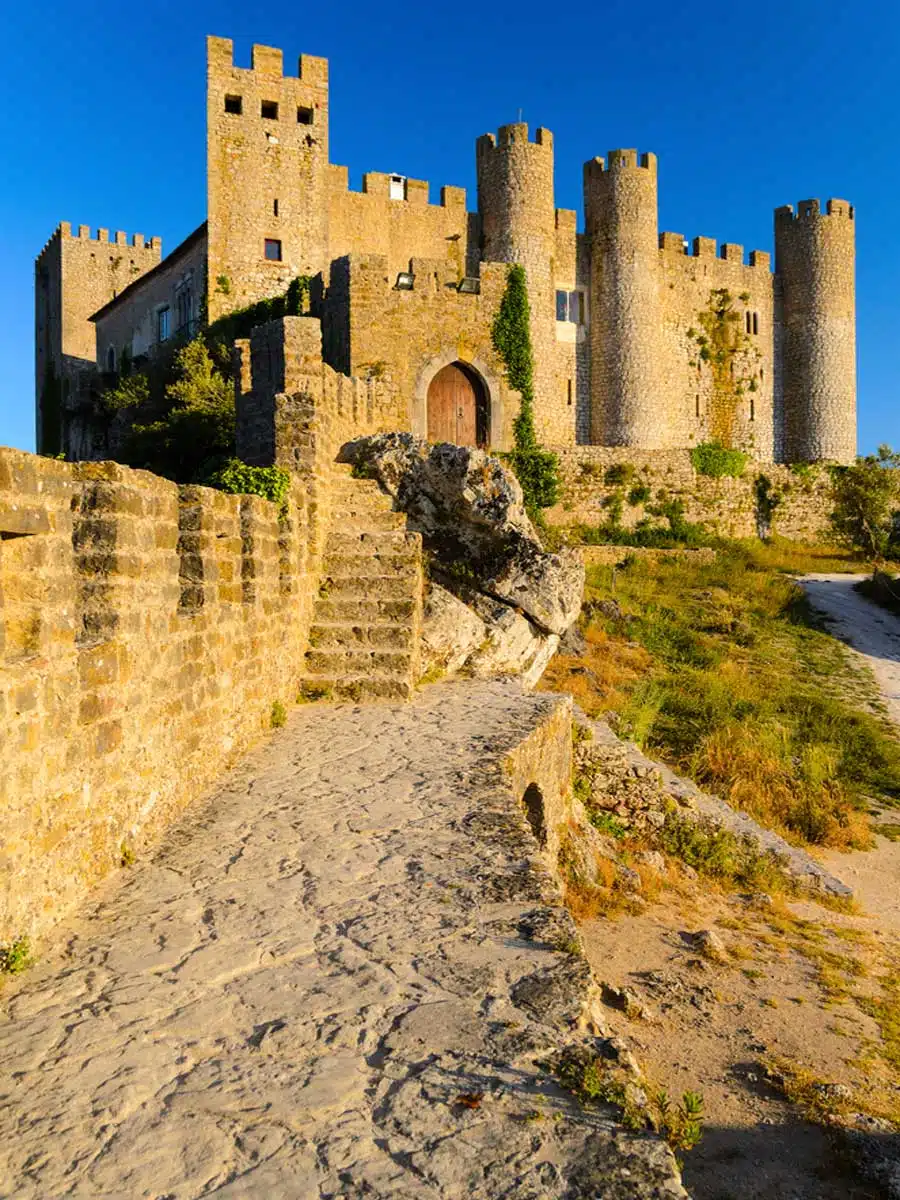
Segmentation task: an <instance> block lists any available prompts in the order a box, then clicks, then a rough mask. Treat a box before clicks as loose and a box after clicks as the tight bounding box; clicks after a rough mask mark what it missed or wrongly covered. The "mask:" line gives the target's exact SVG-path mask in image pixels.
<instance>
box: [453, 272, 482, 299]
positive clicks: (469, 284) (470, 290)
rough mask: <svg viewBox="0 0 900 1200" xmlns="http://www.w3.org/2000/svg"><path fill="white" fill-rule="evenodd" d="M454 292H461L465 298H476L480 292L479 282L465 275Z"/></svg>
mask: <svg viewBox="0 0 900 1200" xmlns="http://www.w3.org/2000/svg"><path fill="white" fill-rule="evenodd" d="M456 290H457V291H458V292H462V293H463V294H464V295H466V296H477V295H478V294H479V292H480V291H481V280H480V279H476V278H475V277H474V276H472V275H466V277H465V278H464V279H461V280H460V281H459V283H458V284H457V285H456Z"/></svg>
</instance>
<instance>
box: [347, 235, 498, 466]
mask: <svg viewBox="0 0 900 1200" xmlns="http://www.w3.org/2000/svg"><path fill="white" fill-rule="evenodd" d="M411 265H412V268H413V280H414V282H413V287H412V288H411V289H410V290H401V289H398V288H396V287H395V286H394V276H393V273H392V270H391V268H390V265H389V262H388V260H387V259H386V258H385V257H384V256H382V255H354V256H350V257H348V258H346V259H344V260H342V261H341V262H339V263H336V264H335V265H334V268H333V270H332V288H331V292H330V295H329V300H328V303H327V305H326V316H325V321H324V329H325V336H324V347H325V358H326V359H327V360H328V361H329V362H332V363H334V364H335V365H336V366H338V367H339V368H340V369H341V370H344V371H346V372H348V373H351V374H354V375H359V376H363V377H365V376H372V377H374V378H376V379H377V378H379V377H381V376H382V375H383V376H384V377H385V378H386V379H388V380H389V381H390V382H391V384H392V386H393V388H394V389H395V391H396V393H397V395H398V397H399V401H398V405H399V407H398V411H397V415H396V420H397V424H396V425H395V428H396V429H400V430H411V431H412V432H413V433H415V434H417V435H418V436H421V437H424V436H426V434H427V430H428V414H427V395H428V385H429V383H430V382H431V380H432V378H433V377H434V375H435V374H436V373H437V371H438V370H439V369H440V368H441V367H443V366H445V365H447V364H448V363H451V362H455V361H460V362H464V363H467V364H468V365H469V366H471V367H472V368H473V369H474V370H475V371H477V373H478V374H479V375H480V376H481V378H482V379H483V380H484V382H485V385H486V388H487V391H488V393H489V395H490V400H491V413H490V441H491V445H492V446H493V447H494V448H497V449H505V448H507V447H508V446H509V445H510V444H511V439H512V421H513V418H514V417H515V415H516V413H517V412H518V406H519V396H518V393H517V392H515V391H513V390H512V389H511V388H510V387H509V386H508V385H507V383H506V378H505V374H504V368H503V363H502V362H501V360H500V358H499V356H498V354H497V352H496V351H495V349H494V346H493V342H492V340H491V326H492V324H493V320H494V317H495V315H496V313H497V310H498V308H499V306H500V301H501V299H502V296H503V293H504V290H505V288H506V276H507V270H508V268H507V267H506V266H505V265H504V264H502V263H488V264H484V265H483V267H482V272H481V290H480V292H479V293H477V294H470V293H465V292H459V291H457V288H456V282H457V280H456V269H455V266H454V264H453V263H452V262H450V261H448V260H446V259H443V260H436V259H415V258H414V259H413V260H412V264H411Z"/></svg>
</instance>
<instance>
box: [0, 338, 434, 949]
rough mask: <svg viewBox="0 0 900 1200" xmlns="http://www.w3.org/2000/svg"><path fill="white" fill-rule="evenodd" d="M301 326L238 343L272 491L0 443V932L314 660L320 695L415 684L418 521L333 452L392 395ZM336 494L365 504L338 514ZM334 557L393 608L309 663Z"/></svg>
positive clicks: (70, 890) (28, 925) (50, 896)
mask: <svg viewBox="0 0 900 1200" xmlns="http://www.w3.org/2000/svg"><path fill="white" fill-rule="evenodd" d="M317 331H318V322H316V321H313V320H311V319H306V320H304V319H303V318H286V319H285V320H284V321H280V322H274V323H273V324H272V325H269V326H264V327H262V328H260V329H259V330H256V331H255V333H254V339H253V342H252V344H251V346H249V347H245V350H246V357H247V359H248V360H249V362H250V365H249V367H248V368H247V369H246V371H245V370H244V369H243V367H242V369H241V375H242V377H246V384H247V390H246V392H244V393H242V395H241V396H240V397H239V406H238V414H239V441H240V445H241V449H242V451H243V453H244V455H245V457H246V458H247V459H248V461H260V460H262V461H264V462H266V463H272V462H277V463H279V464H280V465H283V466H289V467H290V468H291V470H292V473H293V481H292V484H291V489H290V492H289V495H288V498H287V501H286V504H285V505H284V506H283V507H281V508H279V507H278V506H277V505H275V504H272V503H270V502H269V501H267V500H263V499H261V498H259V497H257V496H232V495H226V494H224V493H223V492H220V491H216V490H214V489H212V488H203V487H194V486H184V487H179V486H178V485H177V484H175V483H172V482H170V481H168V480H165V479H160V478H158V477H157V476H154V475H151V474H149V473H148V472H146V471H134V470H130V469H129V468H126V467H122V466H119V465H118V464H116V463H110V462H104V463H78V464H72V463H63V462H58V461H55V460H52V459H47V458H39V457H36V456H34V455H30V454H25V453H22V452H20V451H15V450H0V719H2V721H3V726H4V738H5V740H4V762H3V767H4V769H3V772H2V776H0V847H2V850H0V941H5V940H8V939H10V938H14V937H17V936H20V935H23V934H28V935H35V934H39V933H40V932H41V931H42V930H43V929H45V928H47V927H48V926H49V925H50V924H52V923H53V922H54V921H56V920H57V919H59V917H60V915H62V914H63V913H65V912H66V911H67V910H68V909H70V908H71V907H72V906H73V905H74V904H75V903H76V902H77V901H78V900H79V899H80V898H81V897H82V896H83V895H84V893H85V891H86V890H87V889H88V888H89V887H90V886H91V885H92V884H93V883H94V882H96V881H97V880H98V879H100V878H101V877H102V876H103V875H105V874H106V873H107V872H108V871H110V870H111V869H113V868H114V867H115V866H117V865H118V863H119V862H120V861H121V860H122V858H123V856H124V857H127V856H128V855H129V854H130V853H132V852H134V851H135V850H139V849H140V847H141V846H142V845H144V844H146V843H147V842H149V841H151V840H152V839H153V838H155V837H156V836H157V835H158V833H159V832H160V831H161V830H162V829H163V828H165V826H166V825H167V824H168V823H169V822H170V821H171V820H172V818H173V817H174V816H175V815H176V813H177V812H178V811H180V808H181V807H182V806H183V805H184V804H185V803H187V802H188V801H190V800H191V799H193V798H194V797H196V796H197V795H199V794H201V793H202V792H203V791H204V790H205V789H206V788H208V787H209V785H210V783H211V782H212V781H213V780H214V779H215V778H216V777H217V776H218V775H219V774H220V773H221V772H222V770H223V769H225V768H226V767H227V766H228V765H229V764H230V763H232V762H233V761H235V759H236V758H237V757H238V756H239V755H240V754H241V753H243V752H244V751H245V750H246V749H247V748H248V747H249V746H250V745H252V744H253V743H254V742H255V741H256V740H257V739H259V738H260V737H261V736H262V734H263V732H264V730H266V729H267V728H268V727H269V725H270V722H271V718H272V710H273V704H274V703H275V702H276V701H278V702H281V703H282V704H284V705H288V704H290V703H292V702H293V701H294V700H295V698H296V697H297V694H298V690H299V686H300V682H301V680H302V679H303V678H304V676H305V675H307V674H308V673H309V674H312V675H317V676H321V675H322V674H327V675H328V685H327V686H328V687H329V688H331V689H332V690H333V691H334V692H335V693H336V694H337V693H340V692H345V693H346V691H347V687H346V686H345V685H346V684H347V683H348V681H354V680H355V681H357V682H358V681H359V677H360V676H364V677H365V679H364V680H363V684H362V686H363V689H364V690H366V689H367V690H368V693H369V694H371V693H373V692H375V693H378V683H379V680H380V681H381V683H382V684H384V685H385V686H382V687H381V694H385V693H389V694H391V695H393V696H395V697H401V696H408V695H409V694H410V692H411V690H412V686H413V685H414V683H415V682H416V681H417V677H418V661H417V651H418V629H419V614H420V611H421V602H422V598H421V590H422V562H421V549H420V546H419V539H418V536H417V535H412V534H409V535H408V534H406V533H405V532H404V531H402V530H396V529H392V528H391V524H392V523H393V525H396V524H397V523H398V521H397V518H394V517H392V514H390V512H389V511H385V510H389V508H390V505H389V502H388V501H387V500H386V498H381V497H379V498H378V499H379V500H381V506H380V507H379V506H378V504H377V502H376V503H375V506H374V511H370V510H372V502H371V501H367V500H366V499H365V497H364V495H363V494H364V493H366V492H367V490H368V489H369V488H371V486H372V485H370V484H368V485H367V484H366V483H365V482H364V481H356V480H353V479H350V478H349V477H347V476H346V474H345V472H346V468H340V467H337V466H336V465H335V461H334V460H335V458H336V455H337V450H338V448H339V447H340V446H341V445H343V444H344V442H346V441H347V440H349V437H350V433H351V431H355V430H358V429H360V428H364V429H368V430H369V431H370V432H377V431H379V430H382V429H384V428H390V427H391V425H392V424H393V417H394V405H395V396H394V393H393V391H392V389H391V388H390V387H389V386H388V385H387V384H382V383H376V382H373V381H368V382H366V381H363V380H358V379H351V378H348V377H346V376H343V375H338V374H337V373H336V372H334V371H332V370H331V369H330V368H328V367H326V366H324V365H323V363H322V361H321V357H317V356H316V354H315V353H311V352H310V353H307V351H309V350H310V347H312V348H313V349H315V347H317V346H318V345H319V337H318V332H317ZM254 362H255V363H256V370H255V372H254V370H253V363H254ZM276 388H277V389H279V390H278V391H277V392H276V391H275V390H274V389H276ZM358 494H359V495H358ZM338 502H339V503H338ZM348 507H349V509H350V510H351V511H353V510H354V509H357V508H358V509H360V511H361V512H362V514H363V515H364V517H365V519H364V520H361V521H359V522H357V524H356V526H351V525H350V524H348V522H347V520H346V511H345V510H346V509H347V508H348ZM335 524H337V525H338V529H337V530H336V529H335ZM385 526H387V528H385ZM349 535H353V536H355V538H356V541H357V543H358V545H357V546H356V548H355V551H354V553H350V552H349V551H348V549H347V544H348V543H347V540H346V539H347V538H348V536H349ZM338 536H339V537H341V538H343V539H344V541H343V543H342V544H339V543H338V542H337V541H336V540H335V539H336V538H337V537H338ZM398 540H399V542H400V547H399V552H397V550H398V548H397V546H395V545H394V543H395V542H397V541H398ZM326 551H327V553H328V554H329V555H331V556H332V558H333V556H334V555H337V557H338V561H337V562H335V561H331V560H328V559H325V557H324V556H325V554H326ZM341 554H343V555H344V558H343V559H342V558H341ZM347 562H351V563H352V567H353V572H354V573H355V575H356V576H358V577H365V578H368V579H369V580H370V584H369V586H368V592H370V593H371V595H370V596H369V597H368V598H371V599H375V598H376V597H380V593H381V592H382V591H383V592H385V593H389V592H391V593H392V590H393V592H398V591H399V590H402V593H403V594H402V599H403V601H404V603H403V604H400V603H396V604H393V603H392V604H390V605H388V608H387V609H385V610H384V611H383V612H382V613H380V614H376V615H375V617H374V618H373V619H372V620H371V621H370V622H368V623H360V622H358V621H357V622H354V623H353V624H352V625H351V629H356V628H358V629H359V632H360V635H362V634H363V633H365V645H361V646H360V647H359V648H358V649H357V650H355V651H351V649H350V648H343V649H341V650H340V651H339V653H338V651H335V650H334V648H331V649H330V650H329V651H328V652H330V653H332V655H333V656H334V661H333V662H332V664H331V666H332V667H333V668H334V669H333V670H331V671H330V672H322V671H321V670H319V669H318V668H320V667H321V666H322V665H323V664H322V655H324V654H326V646H325V641H326V640H327V639H329V638H331V639H337V641H338V642H340V640H341V638H342V637H343V636H344V635H345V634H346V632H347V630H346V629H344V628H343V627H342V625H341V621H342V618H341V617H339V616H335V617H334V618H331V619H328V618H326V616H325V614H324V613H323V611H322V608H321V601H322V598H323V583H325V584H326V588H327V578H328V576H326V577H325V579H324V580H323V569H327V571H328V572H329V574H330V575H331V576H333V575H335V574H337V573H338V568H342V567H343V566H345V565H346V563H347ZM363 568H365V569H363ZM380 574H381V575H384V574H387V575H390V578H388V579H381V578H380V577H379V578H377V579H376V576H380ZM385 598H386V599H391V600H392V601H393V600H399V599H400V597H399V595H397V596H394V595H393V594H391V595H390V596H387V595H386V596H385ZM337 600H338V595H337V591H336V592H335V595H334V597H333V601H334V602H335V603H336V602H337ZM314 615H315V620H316V626H317V629H316V635H315V639H318V640H319V643H320V644H319V645H318V646H313V645H311V642H310V626H311V624H312V622H313V618H314ZM381 640H384V641H385V642H387V643H392V645H390V646H389V645H387V644H384V645H380V644H379V642H380V641H381ZM354 655H355V657H354ZM316 656H318V657H316ZM339 656H342V657H340V661H338V657H339ZM376 657H377V659H378V661H376ZM350 658H353V660H354V662H353V663H351V662H350ZM363 659H365V662H364V663H363V662H362V660H363ZM354 663H355V664H356V665H357V667H358V669H357V670H355V672H354V671H353V670H351V667H352V666H353V665H354ZM369 676H372V678H368V677H369ZM320 682H321V680H320ZM387 683H390V686H387Z"/></svg>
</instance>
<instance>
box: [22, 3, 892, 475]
mask: <svg viewBox="0 0 900 1200" xmlns="http://www.w3.org/2000/svg"><path fill="white" fill-rule="evenodd" d="M254 7H256V6H251V5H249V4H244V5H238V4H237V3H233V2H230V0H228V2H224V3H222V2H220V3H217V4H211V3H208V2H205V0H195V2H194V3H192V4H184V3H181V4H177V5H176V4H174V3H171V2H170V0H158V2H157V3H156V4H154V5H153V6H151V7H150V8H149V9H135V10H129V9H127V8H124V7H123V6H121V5H118V4H116V5H114V4H112V3H108V2H105V3H91V2H90V0H84V2H83V3H81V4H79V5H76V6H72V5H71V4H67V5H66V6H65V7H64V6H63V5H62V4H60V3H57V2H56V0H53V2H52V3H47V2H46V0H45V2H40V0H38V3H35V4H32V5H24V4H22V5H17V6H16V8H15V11H13V12H10V6H6V11H5V13H4V18H3V26H2V27H3V29H4V32H5V33H6V37H5V39H4V40H5V44H6V61H5V70H4V78H5V79H6V80H7V87H6V88H5V92H6V95H5V103H3V104H2V105H0V284H2V286H0V362H2V363H3V370H2V373H0V445H12V446H19V447H22V448H23V449H33V446H34V433H33V390H34V389H33V348H32V341H33V336H32V312H33V297H32V270H33V259H34V257H35V255H36V254H37V253H38V252H39V251H40V249H41V247H42V246H43V244H44V242H45V241H46V240H47V238H48V237H49V236H50V234H51V233H52V231H53V229H54V228H55V226H56V224H57V223H58V222H59V221H60V220H68V221H71V222H72V223H73V225H77V224H90V225H91V226H93V227H97V226H106V227H109V228H111V229H113V230H114V229H124V230H127V231H128V232H129V233H132V232H134V231H135V230H137V231H140V232H143V233H144V234H146V235H148V236H149V235H151V234H158V235H161V236H162V238H163V248H164V250H166V249H169V250H170V249H172V248H173V247H174V246H175V245H176V244H177V242H178V241H179V240H180V239H181V238H182V237H184V236H185V235H186V234H187V233H189V232H190V231H191V230H192V229H193V228H194V227H195V226H196V225H197V224H198V223H199V222H200V221H201V220H202V219H203V217H204V215H205V163H204V146H205V142H204V137H205V135H204V119H205V110H204V105H205V98H204V90H205V77H204V72H205V49H204V38H205V35H206V34H207V33H215V34H218V35H220V36H224V37H231V38H233V39H234V41H235V47H236V56H237V61H238V63H239V64H240V65H245V66H246V65H249V54H250V45H251V43H252V42H261V43H264V44H268V45H273V46H280V47H282V49H283V50H284V51H285V59H286V61H290V60H291V59H294V58H295V57H296V55H297V54H299V53H300V52H305V53H310V54H318V55H324V56H326V57H328V58H329V59H330V60H331V68H330V77H331V96H330V102H331V158H332V161H333V162H337V163H343V164H347V165H348V166H349V167H350V177H351V185H352V186H354V187H358V186H359V184H360V177H361V175H362V172H363V171H365V170H376V171H398V172H400V173H402V174H406V175H412V176H414V177H416V178H419V179H427V180H429V181H430V182H431V184H432V197H433V198H436V197H437V194H438V193H437V189H438V188H439V187H440V185H441V184H445V183H448V184H461V185H464V186H466V187H467V188H468V189H469V205H470V207H472V206H473V204H474V200H475V187H474V139H475V137H476V136H477V135H478V134H480V133H483V132H486V131H488V130H492V129H495V128H496V127H497V126H498V125H499V124H503V123H505V122H509V121H514V120H516V119H517V117H518V113H519V110H520V109H521V111H522V115H523V119H524V120H526V121H528V122H529V123H530V124H531V125H532V126H536V125H539V124H542V125H546V126H547V127H548V128H550V129H552V130H553V133H554V139H555V150H556V203H557V206H558V207H561V208H579V209H580V207H581V166H582V163H583V162H584V161H585V159H587V158H590V157H591V156H593V155H595V154H605V153H606V151H607V150H608V149H610V148H611V147H619V146H637V147H638V149H640V150H652V151H655V152H656V153H657V154H658V155H659V159H660V165H659V171H660V228H661V229H670V230H676V231H678V232H681V233H684V234H685V236H687V237H694V236H695V235H697V234H703V235H706V236H710V237H715V238H717V239H718V240H719V241H720V242H721V241H734V242H741V243H743V244H744V246H745V247H747V248H748V249H750V248H753V247H757V248H759V249H771V246H772V211H773V209H774V208H775V207H777V206H778V205H780V204H790V203H796V202H797V201H798V200H800V199H805V198H807V197H813V196H820V197H822V198H823V199H824V198H825V197H827V196H839V197H843V198H846V199H848V200H850V201H851V202H852V203H854V204H855V205H856V209H857V302H858V350H859V434H860V450H861V451H863V452H868V451H869V450H871V449H873V448H874V447H875V446H876V445H877V444H878V443H879V442H884V441H887V442H892V443H893V444H894V445H895V446H896V445H897V444H898V443H900V421H898V417H897V379H896V376H897V367H896V365H895V360H894V347H895V344H896V342H897V329H896V325H897V321H898V316H900V228H898V221H897V218H896V216H895V212H896V209H897V197H898V196H900V178H898V176H900V165H898V164H900V156H898V147H900V136H898V135H900V104H898V85H897V80H898V78H900V5H898V4H897V3H896V0H893V2H890V3H888V2H884V0H877V2H872V0H866V3H864V4H861V5H855V4H851V3H848V2H847V0H840V2H838V0H813V2H811V0H802V2H801V0H777V2H776V0H748V2H747V3H742V4H738V3H735V4H729V5H718V4H710V3H709V2H708V0H704V2H703V3H700V2H698V0H691V2H690V3H684V4H681V5H678V4H674V5H673V4H671V3H666V4H663V3H661V2H656V0H654V2H652V3H650V2H644V3H642V2H641V0H629V2H625V0H608V2H607V3H605V4H603V5H599V4H598V5H592V4H577V5H571V6H569V7H560V6H558V5H546V4H540V5H538V4H536V3H533V2H532V0H522V2H521V3H517V4H514V5H513V4H508V3H506V2H505V0H499V2H498V3H494V4H486V3H480V4H473V3H465V2H463V3H462V4H457V5H454V6H449V5H443V4H440V5H437V4H429V3H423V2H421V0H420V2H419V3H417V4H409V3H405V2H404V0H401V2H400V3H398V4H394V5H392V6H387V7H386V8H382V7H380V6H378V5H374V4H371V3H362V2H361V0H348V2H347V3H344V4H335V3H328V2H326V3H323V4H318V5H316V4H312V5H306V4H305V5H298V4H296V3H292V4H287V3H283V2H282V0H270V3H269V4H267V5H266V6H265V7H264V9H263V8H262V6H260V8H259V10H258V11H257V13H256V14H254V12H253V11H252V10H253V8H254ZM16 46H18V47H20V48H22V53H21V54H17V53H14V52H13V48H14V47H16Z"/></svg>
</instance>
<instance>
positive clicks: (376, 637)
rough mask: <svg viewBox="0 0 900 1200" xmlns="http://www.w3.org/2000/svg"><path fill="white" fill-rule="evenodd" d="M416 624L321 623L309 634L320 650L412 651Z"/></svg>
mask: <svg viewBox="0 0 900 1200" xmlns="http://www.w3.org/2000/svg"><path fill="white" fill-rule="evenodd" d="M413 639H414V631H413V628H412V622H410V623H409V624H406V625H397V624H388V623H387V622H385V623H381V624H374V623H372V624H369V623H366V622H360V623H358V624H353V623H352V622H349V621H321V620H319V619H318V612H317V613H316V623H315V624H314V625H313V626H312V628H311V629H310V631H309V644H310V646H311V647H312V648H314V649H316V650H339V649H350V650H356V649H366V648H368V649H373V650H410V649H411V648H412V645H413Z"/></svg>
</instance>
